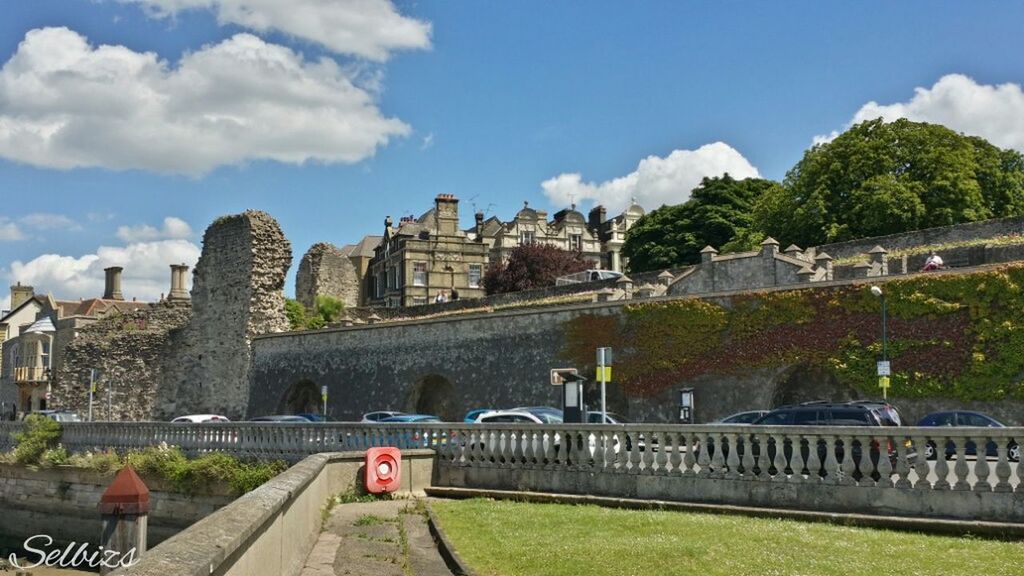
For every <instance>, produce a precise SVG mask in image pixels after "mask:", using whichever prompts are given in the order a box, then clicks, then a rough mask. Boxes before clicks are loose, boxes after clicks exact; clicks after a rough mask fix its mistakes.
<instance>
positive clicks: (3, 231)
mask: <svg viewBox="0 0 1024 576" xmlns="http://www.w3.org/2000/svg"><path fill="white" fill-rule="evenodd" d="M24 239H25V234H24V233H22V231H21V228H19V227H18V224H17V223H16V222H11V221H10V220H7V219H6V218H0V242H13V241H15V240H24Z"/></svg>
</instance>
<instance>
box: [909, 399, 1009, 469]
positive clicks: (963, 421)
mask: <svg viewBox="0 0 1024 576" xmlns="http://www.w3.org/2000/svg"><path fill="white" fill-rule="evenodd" d="M917 425H918V426H942V427H950V428H959V427H974V428H1005V427H1006V426H1005V425H1004V424H1003V423H1002V422H1000V421H998V420H996V419H995V418H993V417H991V416H989V415H987V414H982V413H981V412H970V411H967V410H953V411H948V412H934V413H932V414H929V415H927V416H925V417H924V418H922V419H921V421H920V422H918V423H917ZM1018 441H1019V439H1016V438H1015V439H1013V440H1010V441H1008V442H1007V445H1006V457H1007V458H1009V459H1010V461H1011V462H1020V444H1019V443H1018ZM935 448H936V446H935V443H934V442H928V444H927V445H925V449H924V456H925V458H927V459H929V460H933V459H935V456H936V450H935ZM964 453H965V454H966V455H968V456H976V455H977V453H978V447H977V445H976V444H975V443H974V442H968V443H967V445H966V446H965V447H964ZM955 454H956V445H954V444H953V443H952V442H949V443H947V444H946V458H952V457H953V456H954V455H955ZM998 455H999V450H998V446H997V444H996V443H995V442H994V441H990V442H988V443H986V446H985V456H987V457H991V458H995V457H997V456H998Z"/></svg>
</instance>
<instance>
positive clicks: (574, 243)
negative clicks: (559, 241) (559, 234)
mask: <svg viewBox="0 0 1024 576" xmlns="http://www.w3.org/2000/svg"><path fill="white" fill-rule="evenodd" d="M569 250H573V251H576V252H582V251H583V235H582V234H570V235H569Z"/></svg>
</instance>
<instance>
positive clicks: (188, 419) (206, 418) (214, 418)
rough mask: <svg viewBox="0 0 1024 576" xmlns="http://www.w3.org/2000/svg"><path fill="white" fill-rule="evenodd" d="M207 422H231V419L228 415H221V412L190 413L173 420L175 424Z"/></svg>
mask: <svg viewBox="0 0 1024 576" xmlns="http://www.w3.org/2000/svg"><path fill="white" fill-rule="evenodd" d="M207 422H231V420H228V419H227V416H221V415H219V414H189V415H188V416H178V417H177V418H175V419H174V420H171V423H173V424H180V423H188V424H205V423H207Z"/></svg>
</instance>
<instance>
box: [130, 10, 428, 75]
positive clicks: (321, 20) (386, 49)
mask: <svg viewBox="0 0 1024 576" xmlns="http://www.w3.org/2000/svg"><path fill="white" fill-rule="evenodd" d="M121 1H122V2H128V3H134V4H141V5H143V6H144V7H145V8H146V9H147V12H148V13H149V14H151V15H153V16H156V17H161V18H163V17H168V16H173V15H175V14H177V13H178V12H182V11H185V10H210V11H212V12H214V13H215V14H216V15H217V20H218V22H220V23H221V24H222V25H223V24H236V25H238V26H242V27H244V28H248V29H250V30H255V31H257V32H261V33H262V32H267V31H270V30H277V31H280V32H284V33H285V34H288V35H290V36H293V37H295V38H301V39H303V40H306V41H310V42H314V43H316V44H320V45H321V46H324V47H325V48H327V49H329V50H331V51H333V52H336V53H339V54H353V55H356V56H361V57H363V58H369V59H371V60H377V61H383V60H386V59H387V58H388V55H389V54H390V53H391V52H392V51H394V50H402V49H415V48H429V47H430V32H431V25H430V23H428V22H421V21H419V20H415V19H413V18H407V17H405V16H402V15H401V14H399V13H398V10H396V9H395V6H394V5H393V4H392V3H391V1H390V0H287V1H284V0H121Z"/></svg>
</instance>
